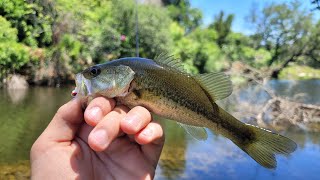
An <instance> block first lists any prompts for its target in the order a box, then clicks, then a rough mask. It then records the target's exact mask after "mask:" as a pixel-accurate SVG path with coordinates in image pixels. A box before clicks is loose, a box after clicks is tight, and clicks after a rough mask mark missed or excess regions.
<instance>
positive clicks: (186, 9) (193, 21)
mask: <svg viewBox="0 0 320 180" xmlns="http://www.w3.org/2000/svg"><path fill="white" fill-rule="evenodd" d="M162 2H163V4H164V5H165V6H166V7H167V9H168V11H169V15H170V17H171V18H172V19H173V20H174V21H177V22H178V23H179V24H180V25H181V26H182V27H184V28H185V33H187V34H188V33H190V32H191V31H193V30H194V29H196V28H197V27H198V26H199V25H201V22H202V13H201V11H200V10H199V9H197V8H192V7H191V5H190V2H189V0H162Z"/></svg>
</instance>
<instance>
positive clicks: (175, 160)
mask: <svg viewBox="0 0 320 180" xmlns="http://www.w3.org/2000/svg"><path fill="white" fill-rule="evenodd" d="M156 118H157V120H158V121H159V122H161V125H162V127H164V131H165V136H166V143H165V146H164V147H163V150H162V153H161V157H160V162H159V165H158V166H160V168H161V174H162V175H163V176H164V177H166V179H177V177H179V176H180V175H181V174H182V173H183V172H184V170H185V166H186V151H187V146H188V142H187V139H186V133H185V131H184V129H182V128H181V127H180V126H178V125H177V124H176V123H175V122H173V121H169V120H165V119H162V118H160V117H156Z"/></svg>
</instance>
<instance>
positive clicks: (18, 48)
mask: <svg viewBox="0 0 320 180" xmlns="http://www.w3.org/2000/svg"><path fill="white" fill-rule="evenodd" d="M0 24H1V28H0V78H2V77H3V76H5V75H7V74H8V73H13V72H15V71H16V70H19V69H20V68H21V67H22V66H23V65H25V64H26V63H27V62H28V61H29V58H30V57H29V54H28V51H27V48H26V47H25V46H23V45H22V44H19V43H17V30H16V29H15V28H11V23H10V22H9V21H7V20H6V19H5V18H4V17H2V16H0Z"/></svg>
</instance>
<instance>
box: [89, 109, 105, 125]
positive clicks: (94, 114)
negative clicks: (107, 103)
mask: <svg viewBox="0 0 320 180" xmlns="http://www.w3.org/2000/svg"><path fill="white" fill-rule="evenodd" d="M88 115H89V117H90V119H91V120H92V121H94V122H99V121H100V119H102V111H101V109H100V108H99V107H92V108H91V109H89V112H88Z"/></svg>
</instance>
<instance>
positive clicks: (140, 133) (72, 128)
mask: <svg viewBox="0 0 320 180" xmlns="http://www.w3.org/2000/svg"><path fill="white" fill-rule="evenodd" d="M83 120H85V122H84V121H83ZM163 144H164V136H163V130H162V128H161V126H160V125H159V124H157V123H155V122H151V115H150V113H149V111H147V110H146V109H145V108H143V107H135V108H133V109H131V110H129V109H128V108H127V107H125V106H115V101H114V100H113V99H105V98H103V97H98V98H95V99H93V100H92V101H91V102H90V103H89V105H88V107H87V108H86V110H85V112H84V113H83V111H82V108H81V103H80V101H79V100H72V101H70V102H68V103H67V104H65V105H63V106H62V107H61V108H60V109H59V110H58V111H57V113H56V115H55V116H54V117H53V119H52V121H51V122H50V124H49V125H48V127H47V128H46V129H45V130H44V132H43V133H42V134H41V135H40V137H39V138H38V139H37V140H36V142H35V143H34V144H33V146H32V148H31V153H30V155H31V172H32V178H33V179H76V178H77V179H79V178H80V179H152V178H153V177H154V173H155V169H156V166H157V163H158V160H159V157H160V153H161V150H162V147H163Z"/></svg>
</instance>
